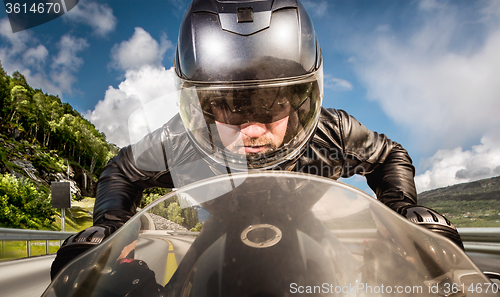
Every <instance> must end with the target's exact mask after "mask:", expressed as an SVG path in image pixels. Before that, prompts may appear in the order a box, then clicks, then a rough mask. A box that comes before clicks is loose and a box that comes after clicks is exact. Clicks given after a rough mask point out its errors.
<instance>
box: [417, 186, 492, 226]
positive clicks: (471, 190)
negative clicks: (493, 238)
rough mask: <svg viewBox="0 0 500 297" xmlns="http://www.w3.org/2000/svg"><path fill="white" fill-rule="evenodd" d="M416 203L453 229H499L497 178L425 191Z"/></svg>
mask: <svg viewBox="0 0 500 297" xmlns="http://www.w3.org/2000/svg"><path fill="white" fill-rule="evenodd" d="M418 203H419V204H420V205H424V206H427V207H430V208H433V209H435V210H436V211H438V212H440V213H441V214H443V215H445V216H446V217H448V219H450V221H451V222H452V223H453V224H455V226H457V227H500V176H498V177H493V178H488V179H483V180H478V181H473V182H469V183H463V184H458V185H453V186H448V187H445V188H439V189H434V190H430V191H426V192H423V193H421V194H419V195H418Z"/></svg>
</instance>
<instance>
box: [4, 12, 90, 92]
mask: <svg viewBox="0 0 500 297" xmlns="http://www.w3.org/2000/svg"><path fill="white" fill-rule="evenodd" d="M0 38H2V39H3V40H5V41H6V42H3V43H2V44H1V45H0V61H2V66H3V67H4V69H5V71H6V72H7V73H9V74H10V73H12V72H14V71H19V72H20V73H22V74H23V75H24V76H25V77H26V80H27V81H28V83H29V84H30V85H31V86H33V87H35V88H41V89H43V91H44V92H47V93H50V94H54V95H59V96H62V94H63V93H71V92H72V91H73V87H72V86H73V84H74V82H75V81H76V77H75V73H76V72H77V71H78V70H79V68H80V67H81V65H82V64H83V60H82V59H81V58H80V57H78V56H77V55H78V54H79V53H80V52H81V51H82V50H84V49H85V48H87V47H88V43H87V41H86V40H85V39H82V38H76V37H73V36H71V35H64V36H62V37H61V39H60V40H59V42H58V43H57V47H58V48H59V51H58V52H57V55H55V56H51V55H50V52H49V50H48V49H47V48H46V47H45V46H44V45H43V44H41V42H40V40H38V39H37V38H35V37H34V36H33V34H32V32H31V31H21V32H18V33H12V30H11V28H10V23H9V20H8V18H3V19H1V20H0ZM50 60H52V63H51V64H50V66H51V67H50V72H49V73H46V70H45V69H46V67H45V66H46V64H47V62H48V61H50Z"/></svg>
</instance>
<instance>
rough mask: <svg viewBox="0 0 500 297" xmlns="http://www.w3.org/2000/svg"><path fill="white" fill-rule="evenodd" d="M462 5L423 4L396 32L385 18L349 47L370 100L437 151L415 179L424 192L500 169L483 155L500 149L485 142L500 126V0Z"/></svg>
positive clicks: (424, 147) (429, 149)
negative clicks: (467, 148)
mask: <svg viewBox="0 0 500 297" xmlns="http://www.w3.org/2000/svg"><path fill="white" fill-rule="evenodd" d="M460 3H461V4H464V3H463V2H459V4H460ZM459 4H455V2H441V1H431V0H425V1H421V2H419V7H418V8H419V10H418V11H417V12H416V13H417V16H416V18H415V20H414V21H413V22H411V21H409V22H408V23H412V26H411V27H410V28H405V29H403V30H401V31H400V30H399V29H401V28H398V31H397V32H395V31H393V30H392V29H391V28H390V27H388V26H387V25H386V24H385V20H384V23H381V24H382V26H383V28H384V30H377V28H380V26H372V28H375V30H374V31H370V32H367V33H366V34H362V35H361V36H358V37H353V40H354V42H353V43H352V44H350V46H349V49H350V50H351V52H352V53H355V54H354V58H352V59H350V60H349V61H350V62H351V63H352V64H353V66H354V67H355V70H356V72H357V74H358V75H359V77H360V79H361V81H362V83H363V84H364V85H365V86H366V88H367V94H368V98H369V99H370V100H374V101H376V102H378V103H379V104H380V106H381V107H382V109H383V110H384V112H385V113H386V114H387V115H388V116H389V117H390V118H392V119H393V120H394V121H395V122H396V123H397V124H399V125H401V126H402V127H403V128H404V129H405V130H407V131H410V135H411V138H412V139H414V140H415V143H420V145H419V146H420V150H421V152H423V153H429V152H436V151H438V152H437V153H436V154H435V155H434V157H432V158H430V159H428V160H427V163H428V164H427V168H429V170H428V171H426V172H425V173H424V174H422V175H420V176H418V177H417V181H418V184H419V190H420V191H423V190H426V189H430V188H433V187H438V186H446V185H449V184H453V183H457V182H465V181H467V180H474V179H476V178H480V177H488V176H492V175H495V174H497V175H498V174H499V173H498V172H497V171H495V168H496V167H495V168H494V167H491V166H493V165H491V166H490V165H484V166H482V165H481V166H480V165H477V164H478V162H477V160H478V158H480V156H486V155H488V156H490V157H494V154H500V151H499V150H498V148H500V144H499V143H489V142H487V141H488V139H490V138H491V137H489V136H487V135H494V133H495V130H497V129H498V127H500V116H499V114H500V100H499V97H498V94H500V75H498V72H499V69H500V55H499V51H498V49H499V48H500V22H499V21H498V20H499V19H500V2H499V1H490V2H481V3H480V4H478V5H467V3H465V4H464V5H463V6H460V5H459ZM481 5H483V7H481ZM472 32H474V33H472ZM481 136H483V138H482V143H481V144H478V145H476V146H475V147H474V148H473V149H472V150H465V151H464V150H463V149H462V147H467V146H470V145H471V144H473V143H471V142H472V141H473V139H477V138H479V137H481ZM479 149H483V150H485V151H484V152H480V151H478V150H479ZM483 163H485V164H487V163H488V162H483ZM490 163H491V162H490ZM491 164H493V163H491ZM498 165H500V164H498V163H495V166H498ZM421 167H422V166H420V168H421ZM423 167H425V166H423Z"/></svg>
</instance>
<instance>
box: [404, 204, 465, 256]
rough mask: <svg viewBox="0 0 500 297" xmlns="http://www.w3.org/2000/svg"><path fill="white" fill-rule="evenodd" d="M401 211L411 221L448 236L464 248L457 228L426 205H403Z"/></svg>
mask: <svg viewBox="0 0 500 297" xmlns="http://www.w3.org/2000/svg"><path fill="white" fill-rule="evenodd" d="M399 213H400V214H401V215H402V216H404V217H406V218H407V219H408V220H409V221H411V222H413V223H415V224H417V225H419V226H423V227H425V228H427V229H429V230H431V231H433V232H436V233H438V234H441V235H442V236H445V237H447V238H448V239H450V240H451V241H453V242H454V243H455V244H456V245H457V246H458V247H460V248H461V249H462V250H464V244H463V243H462V239H461V238H460V234H458V231H457V228H455V226H453V224H452V223H451V222H450V221H448V219H446V218H445V217H444V216H442V215H440V214H439V213H437V212H436V211H434V210H432V209H430V208H427V207H424V206H419V205H409V206H404V207H402V208H401V209H400V210H399Z"/></svg>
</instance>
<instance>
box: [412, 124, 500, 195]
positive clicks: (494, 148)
mask: <svg viewBox="0 0 500 297" xmlns="http://www.w3.org/2000/svg"><path fill="white" fill-rule="evenodd" d="M422 163H423V165H424V166H425V167H427V168H428V169H427V170H426V171H425V172H424V173H422V174H420V175H418V176H416V177H415V183H416V186H417V190H418V192H422V191H426V190H430V189H434V188H438V187H445V186H448V185H453V184H458V183H464V182H469V181H475V180H478V179H484V178H489V177H493V176H498V175H500V134H498V133H497V134H496V135H495V134H489V135H487V136H484V137H483V138H482V139H481V144H479V145H476V146H473V147H472V149H471V150H463V149H462V148H461V147H457V148H455V149H443V150H439V151H438V152H437V153H436V154H435V155H434V156H432V157H431V158H428V159H426V160H424V161H423V162H422Z"/></svg>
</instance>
